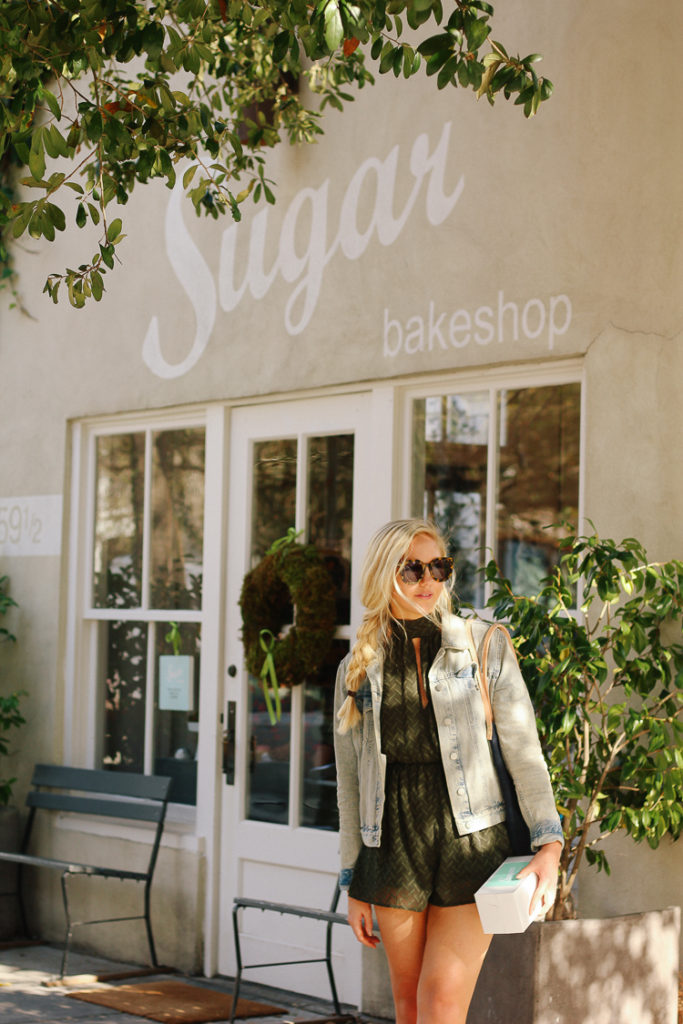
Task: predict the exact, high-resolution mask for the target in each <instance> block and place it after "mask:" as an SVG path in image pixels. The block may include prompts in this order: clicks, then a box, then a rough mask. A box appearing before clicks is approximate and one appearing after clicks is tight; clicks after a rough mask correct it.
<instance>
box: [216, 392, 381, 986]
mask: <svg viewBox="0 0 683 1024" xmlns="http://www.w3.org/2000/svg"><path fill="white" fill-rule="evenodd" d="M371 406H372V403H371V401H370V400H369V398H368V396H360V395H346V396H339V397H334V398H321V399H312V400H310V401H301V402H282V403H274V404H272V405H270V406H263V407H261V406H259V407H253V408H243V409H238V410H233V413H232V416H231V440H230V498H229V528H228V572H227V575H228V599H227V607H228V622H227V635H226V668H227V669H228V671H227V672H226V691H225V692H226V700H227V701H234V706H235V708H236V712H235V720H236V723H237V725H236V742H235V750H236V753H235V772H234V785H230V784H226V783H223V786H222V791H223V806H222V833H221V835H222V838H221V883H220V890H221V891H220V914H219V920H220V921H221V926H220V929H221V930H220V934H219V957H218V960H219V970H220V972H221V973H225V974H228V975H230V974H232V973H234V968H235V964H234V944H233V941H232V935H231V932H230V927H229V922H230V913H231V909H232V898H233V896H234V895H237V894H240V895H245V896H251V897H254V898H264V899H278V898H280V899H282V898H285V899H286V900H287V901H288V902H295V903H300V904H302V905H309V906H317V907H326V906H328V905H329V902H330V900H331V898H332V893H333V890H334V885H335V880H336V876H337V872H338V834H337V829H338V817H337V800H336V771H335V764H334V747H333V737H334V733H333V729H334V721H333V699H334V683H335V677H336V672H337V668H338V665H339V662H340V661H341V659H342V658H343V657H344V655H345V654H346V652H347V651H348V649H349V642H350V637H351V634H352V629H353V623H354V621H355V624H356V625H357V623H358V617H359V611H360V610H359V608H358V606H357V603H356V600H355V598H354V585H355V583H356V580H357V572H358V564H359V561H360V558H361V557H362V554H363V550H364V548H365V545H366V543H367V539H368V536H369V534H370V533H371V532H372V531H373V530H374V528H375V527H376V526H378V525H379V524H380V523H381V522H382V521H384V520H386V519H388V518H389V516H390V508H389V503H390V500H391V495H390V489H389V488H386V493H384V492H382V493H373V488H372V483H373V467H374V462H375V459H377V458H379V459H382V460H384V462H385V464H386V465H389V464H390V461H391V458H390V455H389V454H388V453H387V452H384V451H383V449H382V444H383V442H380V443H378V444H374V449H373V443H374V442H371V440H370V423H371ZM389 443H390V442H389ZM374 473H375V477H376V476H377V471H376V467H374ZM292 527H293V528H294V529H295V530H296V531H297V532H300V536H299V538H298V539H299V541H300V542H305V543H312V544H314V545H315V546H316V547H317V548H318V550H319V551H320V553H321V555H322V558H323V560H324V562H325V564H326V566H327V568H328V570H329V572H330V576H331V579H332V585H333V587H334V596H335V601H336V609H337V616H336V629H335V637H334V640H333V643H332V647H331V650H330V652H329V654H328V656H327V657H326V659H325V662H324V664H322V665H321V666H320V668H319V670H318V671H317V672H316V673H315V674H311V675H310V676H309V678H307V679H305V680H302V681H301V683H300V684H298V685H295V686H293V687H292V688H291V689H285V688H283V689H282V690H281V693H280V698H281V705H282V713H281V717H280V720H279V721H278V722H276V723H275V724H274V725H273V724H271V722H270V718H269V716H268V713H267V709H266V706H265V701H264V697H263V692H262V688H261V681H260V679H259V678H257V677H254V676H251V675H250V674H249V673H248V672H247V671H246V668H245V666H244V657H243V650H242V645H241V640H240V632H241V625H242V623H241V615H240V608H239V596H240V591H241V586H242V581H243V579H244V575H245V574H246V573H247V572H248V571H249V570H250V569H252V568H253V567H254V566H255V565H256V564H258V563H259V562H260V560H261V559H262V558H263V556H264V555H265V553H266V552H267V551H268V549H269V547H270V546H271V545H272V543H273V542H274V541H276V540H279V539H280V538H282V537H284V536H285V535H286V534H287V532H288V530H289V529H291V528H292ZM292 615H293V610H292ZM291 624H292V623H291V622H290V623H289V625H290V626H291ZM287 628H288V625H285V627H284V629H285V630H286V629H287ZM273 918H275V919H274V920H273ZM309 924H310V929H311V931H310V937H309V935H308V930H309ZM309 924H307V923H306V922H304V924H303V927H302V928H301V929H300V928H299V925H298V924H297V929H296V933H294V932H293V930H292V929H291V927H290V925H291V922H287V921H283V920H281V919H279V918H278V917H277V915H270V916H269V917H266V915H261V914H259V915H255V916H254V917H252V918H250V919H249V920H248V922H247V927H246V931H247V935H246V937H245V938H244V939H243V945H244V950H243V953H244V957H245V961H247V962H248V960H250V961H251V962H259V961H270V962H272V963H280V962H281V961H285V960H293V959H297V958H301V959H304V958H305V957H306V956H307V955H310V953H309V949H310V948H311V947H315V946H316V945H318V943H319V934H318V932H319V924H316V922H310V923H309ZM337 933H338V934H337V935H336V936H335V940H334V944H335V954H334V955H335V958H336V959H337V963H338V965H339V966H340V968H341V969H340V970H339V971H337V977H338V978H341V979H343V980H342V988H344V987H346V995H343V994H341V998H342V999H348V1001H354V1000H357V999H358V998H359V992H358V985H359V978H360V966H359V956H360V953H359V948H356V947H357V944H356V943H355V942H354V940H353V936H352V935H351V934H350V932H349V930H348V929H337ZM346 933H348V934H346ZM343 965H346V967H344V966H343ZM267 974H268V984H275V985H278V984H282V985H283V986H285V987H287V988H290V989H295V990H298V991H302V992H310V993H315V994H319V995H321V996H323V997H326V996H327V995H328V990H327V982H326V976H325V971H324V969H323V970H322V971H321V970H320V969H319V967H318V966H317V965H311V966H308V965H301V966H297V967H294V968H293V967H281V968H278V967H275V968H269V970H268V972H267ZM254 979H255V980H257V979H258V974H257V972H254ZM264 980H265V975H264Z"/></svg>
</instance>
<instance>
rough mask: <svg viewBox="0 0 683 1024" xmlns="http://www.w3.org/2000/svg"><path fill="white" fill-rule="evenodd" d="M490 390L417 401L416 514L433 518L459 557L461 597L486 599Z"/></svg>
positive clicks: (471, 600) (468, 600)
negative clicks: (483, 572)
mask: <svg viewBox="0 0 683 1024" xmlns="http://www.w3.org/2000/svg"><path fill="white" fill-rule="evenodd" d="M489 401H490V400H489V393H488V392H487V391H484V392H477V393H474V394H462V395H458V394H454V395H439V396H435V397H431V398H422V399H418V400H417V401H416V402H415V403H414V406H413V475H412V481H413V489H412V510H411V511H412V514H413V515H417V516H423V517H424V518H427V519H433V520H434V522H435V523H437V524H438V526H439V527H440V529H441V530H442V531H443V534H444V536H445V537H446V540H447V544H448V552H449V554H450V555H451V556H452V557H453V559H454V561H455V572H456V576H455V592H456V593H457V595H458V598H459V599H460V600H461V601H464V602H466V603H469V604H475V605H479V604H482V603H483V586H482V583H481V580H480V578H479V576H478V574H477V569H478V567H479V565H481V563H482V560H483V550H484V546H485V538H486V499H487V495H486V473H487V457H488V434H489Z"/></svg>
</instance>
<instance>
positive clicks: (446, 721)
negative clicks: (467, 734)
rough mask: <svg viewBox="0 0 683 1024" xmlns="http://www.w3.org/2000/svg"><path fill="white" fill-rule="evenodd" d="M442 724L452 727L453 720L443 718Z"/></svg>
mask: <svg viewBox="0 0 683 1024" xmlns="http://www.w3.org/2000/svg"><path fill="white" fill-rule="evenodd" d="M443 724H444V725H453V719H452V718H444V720H443Z"/></svg>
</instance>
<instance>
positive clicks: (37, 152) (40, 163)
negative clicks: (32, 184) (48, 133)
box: [28, 144, 45, 181]
mask: <svg viewBox="0 0 683 1024" xmlns="http://www.w3.org/2000/svg"><path fill="white" fill-rule="evenodd" d="M28 166H29V170H30V171H31V174H32V175H33V177H34V178H35V179H36V181H41V180H42V178H43V175H44V174H45V156H44V154H43V147H42V144H40V148H35V149H31V152H30V155H29V158H28Z"/></svg>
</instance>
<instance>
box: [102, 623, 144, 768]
mask: <svg viewBox="0 0 683 1024" xmlns="http://www.w3.org/2000/svg"><path fill="white" fill-rule="evenodd" d="M103 628H104V630H106V636H107V641H106V651H107V661H106V666H107V667H106V677H105V694H104V708H105V711H104V749H103V756H102V766H103V767H104V768H112V769H115V770H116V769H118V770H121V771H128V772H142V771H144V750H145V692H146V664H147V623H146V622H109V623H106V625H105V624H104V623H103Z"/></svg>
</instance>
